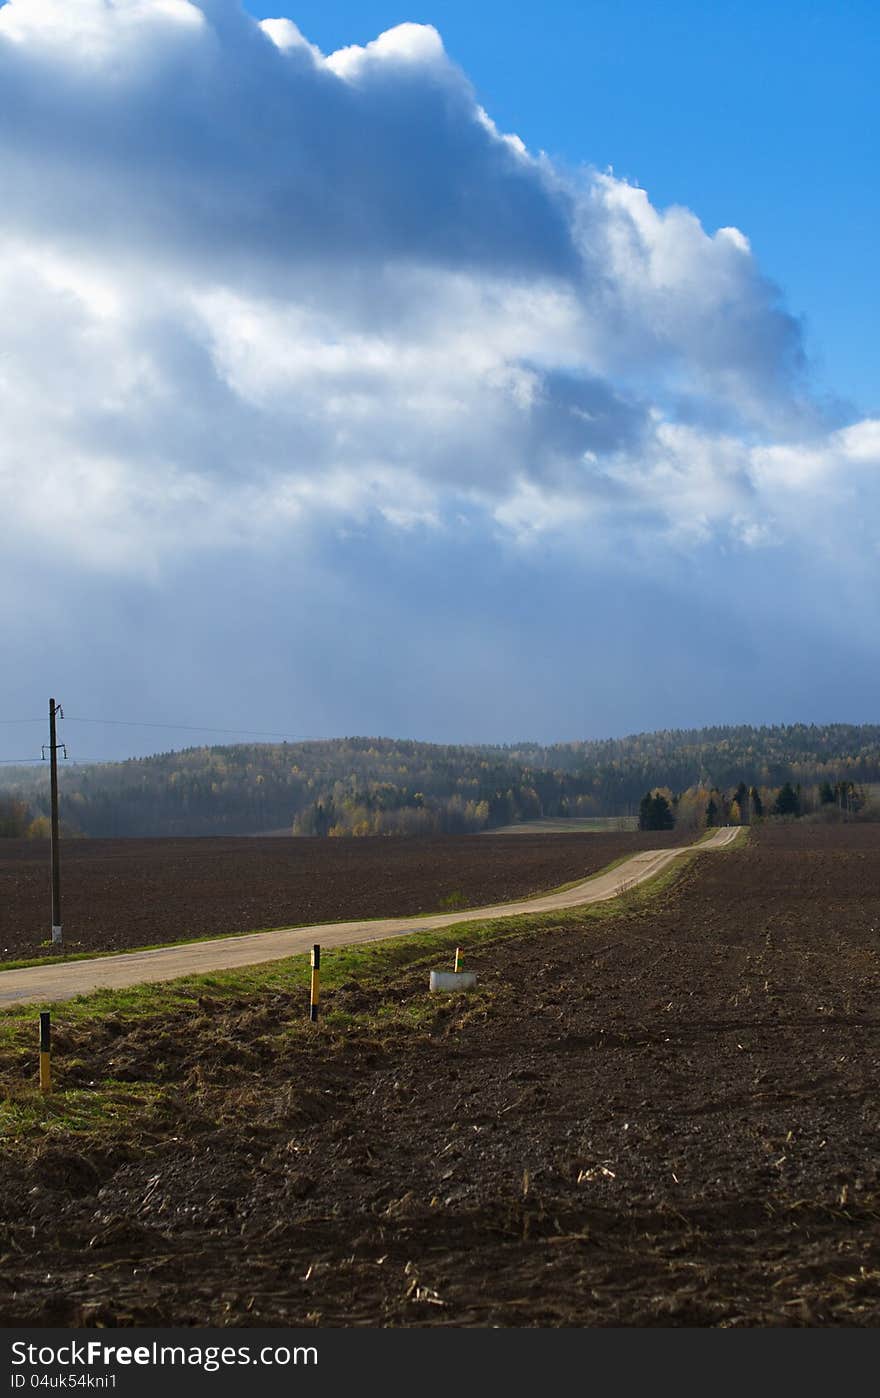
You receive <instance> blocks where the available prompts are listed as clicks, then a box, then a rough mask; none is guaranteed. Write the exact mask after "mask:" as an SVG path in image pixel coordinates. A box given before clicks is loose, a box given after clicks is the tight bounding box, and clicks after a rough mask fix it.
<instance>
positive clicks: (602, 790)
mask: <svg viewBox="0 0 880 1398" xmlns="http://www.w3.org/2000/svg"><path fill="white" fill-rule="evenodd" d="M0 781H2V785H3V790H2V791H0V836H2V835H3V834H6V835H13V834H22V833H26V832H27V830H28V829H30V828H32V827H33V833H34V834H43V833H45V817H46V815H47V813H48V778H47V772H46V768H45V767H39V768H8V769H6V771H5V773H4V774H3V775H2V777H0ZM876 782H880V725H862V726H855V725H849V724H829V725H805V724H792V725H789V726H784V727H765V728H752V727H747V726H742V727H736V728H732V727H731V728H702V729H690V730H663V731H660V732H656V733H640V734H634V735H633V736H631V737H628V738H615V739H607V740H602V741H595V740H593V741H585V742H570V743H559V744H553V745H550V746H544V745H541V744H537V743H523V744H515V745H510V746H486V747H451V746H441V745H439V744H433V743H418V742H409V741H400V740H395V739H389V738H340V739H334V740H332V741H328V742H312V743H257V744H236V745H231V746H223V747H197V748H188V749H186V750H184V751H182V752H168V753H161V754H158V755H156V756H154V757H144V758H132V759H130V760H129V761H126V762H117V763H104V764H100V765H93V766H65V765H64V764H63V763H62V765H61V768H60V787H61V810H62V822H63V826H64V828H66V830H67V831H68V832H69V833H71V834H74V833H80V834H84V835H95V836H117V835H119V836H142V835H228V834H255V833H259V832H261V831H269V830H281V829H290V830H292V832H293V833H294V834H298V835H345V834H354V835H370V834H377V835H385V834H398V835H412V834H429V833H450V834H460V833H465V832H468V831H478V830H484V829H491V828H493V827H495V826H499V825H506V824H509V823H510V822H511V821H517V820H529V819H533V818H535V817H540V816H567V815H569V816H601V815H610V816H618V815H636V814H638V812H639V810H640V806H641V803H642V801H643V798H644V797H645V794H646V792H647V793H652V792H655V791H657V790H661V791H664V792H666V793H668V795H669V797H670V798H675V797H679V798H683V800H682V799H679V800H677V801H676V802H675V805H676V808H677V810H678V812H679V823H682V824H684V823H685V821H684V816H685V812H688V816H687V819H688V821H689V822H691V823H693V821H694V820H696V821H697V822H699V820H701V819H702V820H703V821H705V818H706V808H707V806H708V805H709V802H710V801H711V802H713V804H714V805H715V807H716V810H718V809H721V810H722V813H724V814H728V815H729V813H730V810H731V806H730V801H731V799H733V798H732V795H731V794H732V793H733V792H735V791H736V790H737V789H738V788H741V787H742V786H745V787H747V788H749V789H750V790H751V789H752V788H754V789H755V790H756V791H758V792H759V793H761V795H760V797H759V800H760V801H761V802H762V806H763V807H766V811H767V813H770V812H771V811H772V810H773V809H774V803H775V802H776V799H777V792H778V790H779V789H780V788H781V787H783V786H784V785H785V784H786V783H788V784H790V785H791V787H792V788H793V789H794V790H795V791H797V790H798V789H799V790H800V793H801V797H800V802H801V808H802V809H807V808H811V806H810V803H811V802H813V803H814V804H817V805H820V804H825V803H824V802H820V801H819V798H818V792H819V790H820V788H822V787H823V786H824V787H825V788H826V789H828V790H831V791H836V790H838V789H839V786H840V784H841V783H843V784H845V785H846V786H847V788H850V787H851V788H853V789H856V788H859V789H862V788H865V787H866V786H868V785H869V784H871V783H876ZM687 793H706V796H705V798H704V797H703V796H702V795H691V797H688V795H687ZM712 793H717V794H718V799H716V797H715V796H713V795H712ZM725 793H727V795H725ZM852 809H855V800H853V804H852ZM736 811H737V812H739V813H740V814H741V815H744V814H745V813H744V812H740V811H739V805H737V807H736ZM694 812H696V814H694ZM34 822H36V825H35V826H34Z"/></svg>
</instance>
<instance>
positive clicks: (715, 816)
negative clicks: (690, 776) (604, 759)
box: [639, 780, 880, 831]
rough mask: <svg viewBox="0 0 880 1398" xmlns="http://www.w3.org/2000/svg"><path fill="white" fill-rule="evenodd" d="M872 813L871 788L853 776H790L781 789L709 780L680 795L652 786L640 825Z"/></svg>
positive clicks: (741, 822)
mask: <svg viewBox="0 0 880 1398" xmlns="http://www.w3.org/2000/svg"><path fill="white" fill-rule="evenodd" d="M869 813H870V793H869V791H868V790H867V789H866V788H865V787H858V786H856V784H855V783H854V782H852V781H845V780H844V781H837V782H834V783H833V784H832V783H831V782H829V781H824V782H821V783H819V784H814V785H812V786H808V787H804V786H803V785H802V784H801V783H800V782H798V783H797V784H796V785H795V784H793V783H792V782H790V781H787V782H783V784H782V785H781V786H780V787H779V788H778V789H773V788H770V787H766V786H762V787H757V786H746V783H745V782H743V781H741V782H740V783H739V785H738V786H737V787H736V788H735V789H733V790H729V791H727V792H724V791H719V790H718V789H717V788H710V787H706V786H693V787H690V788H688V790H687V791H683V792H680V793H679V794H678V795H675V796H674V795H673V794H672V792H671V791H670V790H669V789H668V788H665V789H657V790H654V791H648V792H646V793H645V795H644V796H643V797H642V800H641V802H640V804H639V829H640V830H672V829H674V828H682V829H686V830H691V831H693V830H697V829H699V828H701V827H704V828H711V827H712V826H715V825H749V824H751V822H752V821H753V820H760V819H762V818H763V817H764V816H795V817H797V816H806V815H809V816H815V815H820V816H826V817H831V816H832V815H837V814H841V815H844V816H856V815H866V814H869ZM878 814H880V812H878Z"/></svg>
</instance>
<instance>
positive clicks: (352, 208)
mask: <svg viewBox="0 0 880 1398" xmlns="http://www.w3.org/2000/svg"><path fill="white" fill-rule="evenodd" d="M877 30H878V19H877V17H876V12H875V11H874V9H873V7H869V6H868V5H867V4H865V5H855V4H853V5H840V4H835V5H831V4H822V5H807V4H801V5H795V4H788V3H779V4H774V5H773V6H770V7H767V9H766V10H765V9H764V8H763V7H758V6H750V5H739V6H734V5H726V4H718V5H712V6H697V5H695V4H691V3H670V4H668V5H666V6H664V7H660V6H656V5H648V4H641V3H639V4H635V3H620V4H617V5H615V6H612V5H610V4H604V3H603V4H595V5H590V6H574V5H571V6H570V5H563V4H560V3H551V4H548V5H545V6H543V7H542V8H541V11H540V14H539V13H538V11H537V10H535V11H532V10H527V9H526V8H525V7H522V6H516V5H509V4H508V5H505V6H501V5H500V4H495V3H484V4H480V5H473V4H470V5H464V4H457V3H439V4H437V5H436V6H435V7H433V9H432V10H431V11H430V12H427V11H424V10H419V11H413V10H410V9H404V8H395V7H391V6H387V5H378V4H377V5H373V4H357V5H354V4H351V5H345V4H337V5H334V6H332V7H326V6H318V5H317V4H309V3H305V4H302V5H290V6H289V7H286V8H284V7H280V6H277V5H273V6H272V7H271V10H268V9H263V8H258V7H257V6H256V5H255V4H254V5H252V6H251V7H250V13H248V11H247V10H245V9H244V8H243V7H242V6H241V5H240V3H239V0H112V3H110V4H106V3H104V0H8V3H6V4H5V5H0V176H2V180H3V189H4V200H3V206H2V209H0V233H2V240H3V241H2V247H3V250H4V251H3V256H2V258H0V420H2V421H3V423H4V427H5V430H4V433H3V435H2V437H0V646H2V655H3V660H4V664H3V666H2V669H0V719H3V718H4V717H6V718H10V719H17V718H19V717H23V718H28V719H30V718H31V716H33V718H34V719H35V723H34V725H33V732H31V729H30V728H29V727H28V726H27V725H23V726H16V725H11V724H10V725H7V727H6V729H5V730H4V728H3V726H2V725H0V735H2V739H0V749H2V750H0V759H2V760H4V761H5V760H8V759H9V758H12V757H18V756H24V755H26V750H31V749H34V748H35V749H36V750H37V751H38V748H39V742H40V741H41V739H42V734H41V731H40V725H41V722H42V719H41V715H42V713H43V711H44V708H45V701H46V698H47V697H48V695H49V694H53V695H55V696H56V697H57V698H59V699H60V700H61V702H62V703H63V704H64V707H65V712H66V713H67V714H68V715H70V716H72V717H79V718H97V719H101V718H116V719H119V718H125V720H126V721H127V722H131V723H133V724H136V723H137V722H139V721H143V722H144V723H147V722H149V723H151V724H155V723H167V724H169V725H172V726H171V727H169V728H168V729H167V730H164V733H163V735H162V737H161V740H160V741H157V730H155V729H147V728H144V729H142V730H141V729H137V728H131V729H128V728H125V729H122V728H116V727H111V726H102V725H101V724H100V723H95V724H90V725H85V724H83V725H82V726H81V727H79V728H78V727H76V726H75V725H74V724H73V723H71V724H70V725H69V731H68V733H67V738H68V740H69V745H70V751H71V755H72V756H74V757H78V758H80V759H86V758H90V757H110V756H119V755H125V754H127V753H141V752H149V751H154V750H156V749H157V747H163V748H170V747H173V746H182V745H184V744H186V743H192V742H193V741H196V740H197V738H196V736H194V733H193V730H194V728H196V727H198V725H201V724H204V725H205V730H206V733H205V735H206V737H209V736H210V734H209V732H208V730H209V729H211V728H227V729H236V730H240V731H241V732H242V734H245V733H247V732H251V731H255V732H266V731H271V732H281V733H288V734H291V735H297V734H299V735H305V736H333V735H341V734H384V735H389V736H395V735H397V736H406V737H419V738H424V739H429V740H431V739H432V740H439V741H501V742H503V741H515V740H519V739H523V738H537V739H542V740H553V739H566V738H576V737H600V736H606V735H613V734H621V733H626V732H631V731H637V730H648V729H655V728H663V727H685V726H698V725H701V724H713V723H723V722H753V723H761V722H768V723H772V722H787V721H795V720H803V721H822V722H826V721H833V720H841V721H856V722H858V721H869V720H871V721H873V720H875V719H876V713H877V700H878V683H877V681H878V664H877V662H878V655H877V642H876V622H875V616H874V611H875V607H874V598H875V597H876V595H877V591H878V586H880V550H878V540H880V528H878V526H880V485H878V472H880V401H878V398H880V395H878V392H877V354H876V346H875V343H874V340H873V335H874V326H875V325H876V322H877V309H878V308H877V278H876V273H875V268H874V262H875V257H876V252H875V249H874V247H873V246H872V245H871V243H869V239H870V240H871V242H873V241H874V239H873V230H874V228H875V227H876V224H877V212H878V211H877V198H878V196H877V180H876V150H875V144H876V131H877V129H878V122H877V96H876V84H875V82H874V72H873V55H874V54H875V53H876V49H877V38H878V33H877ZM36 720H39V721H38V722H37V721H36ZM174 725H179V728H178V730H177V731H175V728H174ZM10 735H12V736H10ZM13 737H14V741H13ZM7 739H8V740H7Z"/></svg>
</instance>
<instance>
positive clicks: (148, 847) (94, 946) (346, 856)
mask: <svg viewBox="0 0 880 1398" xmlns="http://www.w3.org/2000/svg"><path fill="white" fill-rule="evenodd" d="M680 843H682V841H681V840H679V839H677V838H676V837H675V836H674V835H673V834H672V833H671V832H670V833H667V832H665V831H664V832H662V833H658V832H656V831H655V832H653V833H646V834H638V833H628V832H626V831H624V832H616V831H615V832H612V833H609V834H597V835H593V834H580V835H519V836H517V838H516V839H515V840H513V839H511V838H510V837H508V836H505V835H483V836H480V837H479V838H476V837H475V836H472V835H465V836H450V837H447V838H444V839H438V838H430V839H413V840H403V839H401V840H389V839H365V840H307V839H296V840H295V839H286V840H282V839H270V838H257V839H189V840H69V841H65V842H63V845H62V923H63V926H64V941H65V945H64V949H65V951H68V952H70V951H123V950H125V949H127V948H129V947H142V946H150V945H152V944H153V943H156V942H180V941H185V940H186V939H187V938H192V937H213V936H217V937H219V936H224V935H226V934H228V933H231V932H250V931H253V930H255V929H257V928H262V927H284V926H287V925H291V924H292V925H297V924H303V923H311V922H336V921H342V920H345V919H349V918H371V917H393V916H395V915H400V916H402V917H409V916H411V915H415V914H416V913H436V912H441V911H443V910H444V908H445V907H447V906H448V907H452V908H456V907H462V908H468V907H477V906H479V905H480V904H486V903H492V902H501V901H507V900H509V899H513V898H521V897H524V896H527V895H529V894H531V893H540V892H543V891H544V890H545V889H548V888H554V887H555V886H556V885H557V884H560V883H568V882H570V881H571V880H573V879H579V878H586V877H587V876H589V875H590V874H594V873H596V871H597V870H599V869H602V868H604V867H605V865H606V864H609V863H611V861H612V860H615V859H619V858H621V857H622V856H624V855H627V854H636V853H638V851H639V850H643V849H664V848H666V847H668V846H670V845H675V844H680ZM450 900H451V901H450ZM50 925H51V901H50V886H49V848H48V844H47V842H46V841H43V840H38V841H33V840H0V960H6V961H9V960H12V959H14V958H21V957H33V956H40V955H43V954H48V955H52V952H51V949H50V948H47V947H44V946H42V943H44V942H46V941H47V940H48V937H49V931H50Z"/></svg>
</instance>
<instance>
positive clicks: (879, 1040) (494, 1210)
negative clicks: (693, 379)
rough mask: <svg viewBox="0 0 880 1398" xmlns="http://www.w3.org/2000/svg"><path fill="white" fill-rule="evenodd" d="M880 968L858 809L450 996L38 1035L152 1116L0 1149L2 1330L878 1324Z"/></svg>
mask: <svg viewBox="0 0 880 1398" xmlns="http://www.w3.org/2000/svg"><path fill="white" fill-rule="evenodd" d="M479 843H482V842H479ZM512 843H515V844H516V848H517V850H518V851H519V850H520V849H521V848H522V846H521V843H520V842H519V841H516V842H512ZM878 957H880V827H877V826H874V827H857V826H852V827H842V828H838V829H834V828H818V827H813V828H808V827H804V826H798V825H790V826H784V827H779V828H778V829H774V830H770V829H765V830H764V831H761V832H756V833H753V834H752V837H751V839H750V841H749V843H748V844H747V845H746V846H745V847H740V848H735V849H734V850H732V851H731V852H729V853H724V854H717V855H712V856H700V857H698V858H696V859H694V860H693V861H692V862H691V863H690V865H689V866H688V867H687V869H686V870H685V872H684V873H683V874H682V875H681V876H680V877H679V879H678V881H677V882H676V883H675V884H674V885H672V886H671V887H670V888H669V889H667V891H666V892H665V893H663V894H659V895H656V897H655V899H654V901H653V902H652V903H651V904H650V905H648V906H646V907H642V908H641V909H639V908H638V907H636V908H631V909H629V910H628V911H623V912H621V913H620V915H619V916H616V917H610V918H609V917H606V918H603V919H601V920H596V919H593V920H590V921H586V920H585V921H584V922H583V923H582V925H580V926H579V925H577V924H576V923H575V922H573V921H572V920H568V921H566V922H565V923H564V924H560V926H559V927H557V928H556V929H555V930H549V931H548V930H546V929H544V930H542V931H541V932H540V934H532V935H517V936H516V937H514V938H510V937H508V938H506V939H504V940H499V941H498V942H496V943H495V944H490V945H484V946H482V947H481V948H480V949H479V950H478V951H477V950H474V951H473V953H471V954H469V957H468V965H469V966H470V967H471V968H474V969H477V970H478V971H479V972H480V986H479V988H478V990H477V992H476V993H475V994H474V995H473V996H471V997H467V996H463V997H461V998H456V999H453V1000H450V1001H443V1000H438V999H436V998H433V999H432V998H431V997H429V996H427V995H426V994H425V990H426V982H427V969H426V965H425V964H424V963H422V964H420V965H418V966H410V967H403V968H402V969H401V968H399V969H398V970H397V971H396V972H394V973H393V975H392V976H391V978H390V979H389V980H386V981H384V982H382V981H379V980H375V979H370V978H368V977H367V976H366V975H364V976H363V977H362V978H361V979H352V980H351V981H350V982H349V983H347V984H346V985H345V986H343V987H342V988H341V989H339V990H337V991H336V992H335V993H334V995H333V996H332V997H328V999H327V1002H326V1005H325V1008H326V1011H327V1018H326V1019H325V1020H324V1021H323V1022H322V1024H321V1025H320V1026H318V1028H317V1029H310V1028H309V1027H308V1026H305V1025H304V1024H303V1010H304V1005H303V997H302V995H301V994H300V993H297V994H295V995H293V994H279V993H273V994H269V993H265V994H262V995H242V996H239V997H238V998H236V999H234V1000H232V1001H230V1000H229V999H228V998H222V997H220V996H219V995H218V996H207V997H206V996H203V997H202V998H201V999H200V1000H199V1001H198V1002H195V1001H194V1002H193V1006H192V1013H191V1014H190V1015H187V1016H185V1017H184V1018H183V1019H181V1017H180V1015H179V1014H178V1015H177V1016H176V1017H171V1016H170V1015H163V1014H159V1015H156V1016H154V1017H152V1018H151V1019H149V1020H148V1021H143V1020H141V1021H138V1022H135V1021H126V1019H125V1018H124V1017H122V1016H114V1017H112V1018H111V1019H109V1020H108V1021H105V1022H103V1023H101V1024H99V1025H94V1024H93V1025H87V1024H71V1025H69V1026H67V1027H66V1028H65V1027H64V1025H63V1022H62V1029H61V1034H60V1038H59V1054H58V1063H59V1068H58V1071H59V1080H60V1081H61V1082H62V1085H63V1086H65V1087H66V1088H67V1089H71V1088H77V1087H78V1088H79V1089H80V1090H81V1091H82V1092H83V1093H85V1092H86V1091H88V1089H89V1084H94V1083H95V1082H96V1081H102V1080H107V1079H113V1080H115V1081H116V1082H117V1083H118V1088H117V1089H116V1090H117V1091H118V1093H119V1100H120V1104H121V1106H120V1111H122V1104H124V1103H125V1102H126V1101H128V1100H129V1099H130V1097H131V1094H132V1093H134V1094H137V1093H141V1094H142V1096H143V1106H142V1110H141V1115H140V1116H138V1115H137V1114H134V1115H132V1114H131V1113H129V1115H128V1116H126V1117H124V1118H123V1117H122V1116H121V1117H120V1121H119V1123H118V1125H117V1127H116V1128H114V1130H112V1131H110V1130H109V1129H108V1130H107V1131H106V1133H105V1134H104V1136H103V1137H102V1136H96V1135H94V1134H92V1135H88V1134H84V1135H82V1136H80V1137H79V1138H76V1137H74V1136H73V1135H72V1134H70V1133H69V1132H68V1133H61V1132H56V1133H55V1134H54V1135H52V1134H50V1135H41V1134H39V1133H36V1132H34V1134H32V1135H29V1136H26V1137H25V1138H24V1139H23V1140H19V1141H18V1142H16V1143H14V1144H7V1146H6V1147H5V1148H4V1150H3V1157H4V1158H3V1162H2V1164H3V1174H4V1188H3V1191H2V1203H0V1217H2V1233H0V1237H2V1240H3V1241H2V1244H0V1247H2V1252H3V1255H2V1257H0V1317H2V1321H3V1323H5V1324H19V1323H25V1322H28V1323H42V1324H50V1323H52V1324H67V1325H77V1324H111V1325H112V1324H118V1323H134V1324H142V1325H156V1324H214V1325H245V1326H247V1325H252V1324H254V1325H257V1324H263V1325H288V1324H290V1325H301V1324H312V1325H321V1326H334V1325H335V1326H339V1325H346V1326H347V1325H381V1326H432V1325H452V1326H585V1325H586V1326H608V1325H612V1326H614V1325H662V1326H669V1325H672V1326H681V1325H699V1326H724V1327H736V1326H766V1325H769V1326H780V1325H782V1326H792V1325H794V1326H804V1325H808V1326H839V1325H844V1326H876V1325H877V1324H878V1323H880V1068H878V1050H880V1011H878V1002H880V967H878ZM65 1064H66V1065H67V1066H66V1067H65ZM4 1071H5V1073H6V1079H7V1082H9V1081H10V1080H11V1076H12V1075H13V1073H15V1074H18V1076H19V1078H20V1079H22V1080H23V1076H24V1074H25V1073H27V1074H30V1073H32V1071H33V1064H32V1063H29V1064H26V1065H21V1064H19V1065H18V1066H17V1067H16V1068H15V1069H14V1070H13V1068H12V1067H11V1065H7V1067H6V1069H5V1070H4ZM16 1090H18V1089H16ZM150 1094H152V1096H151V1095H150Z"/></svg>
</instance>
